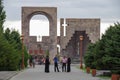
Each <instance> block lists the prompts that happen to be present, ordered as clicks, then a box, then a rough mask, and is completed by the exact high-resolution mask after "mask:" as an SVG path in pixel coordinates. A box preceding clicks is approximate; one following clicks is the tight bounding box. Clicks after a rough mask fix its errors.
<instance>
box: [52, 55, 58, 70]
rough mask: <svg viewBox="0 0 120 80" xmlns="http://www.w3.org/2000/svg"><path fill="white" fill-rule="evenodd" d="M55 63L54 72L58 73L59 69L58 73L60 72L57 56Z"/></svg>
mask: <svg viewBox="0 0 120 80" xmlns="http://www.w3.org/2000/svg"><path fill="white" fill-rule="evenodd" d="M53 61H54V71H55V72H56V69H57V72H59V69H58V57H57V55H56V56H55V57H54V59H53Z"/></svg>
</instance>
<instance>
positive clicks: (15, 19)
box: [3, 0, 120, 30]
mask: <svg viewBox="0 0 120 80" xmlns="http://www.w3.org/2000/svg"><path fill="white" fill-rule="evenodd" d="M3 2H4V9H5V11H6V15H7V18H6V23H5V25H6V26H7V27H14V28H16V29H20V27H21V23H20V21H21V7H22V6H37V7H46V6H47V7H57V17H58V20H59V19H60V18H100V19H101V27H102V30H104V29H105V27H103V26H105V25H107V26H108V25H109V24H113V23H114V22H117V21H118V22H120V0H3ZM41 19H42V18H41Z"/></svg>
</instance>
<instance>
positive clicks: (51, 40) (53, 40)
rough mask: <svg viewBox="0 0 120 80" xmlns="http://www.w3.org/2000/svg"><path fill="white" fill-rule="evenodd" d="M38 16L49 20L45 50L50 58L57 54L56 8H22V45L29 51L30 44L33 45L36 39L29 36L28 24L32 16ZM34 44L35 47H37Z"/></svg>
mask: <svg viewBox="0 0 120 80" xmlns="http://www.w3.org/2000/svg"><path fill="white" fill-rule="evenodd" d="M36 14H40V15H44V16H46V17H47V18H48V20H49V27H50V30H49V34H50V36H49V37H47V40H48V41H47V43H46V44H47V48H46V49H47V50H49V53H50V58H51V59H52V57H53V56H54V55H55V54H56V53H57V8H56V7H22V34H23V35H24V43H25V45H26V47H27V49H28V50H29V49H30V47H31V46H30V43H33V44H35V39H36V37H34V38H33V37H32V38H31V37H30V36H29V23H30V19H31V17H32V16H34V15H36ZM37 45H38V44H36V45H35V46H37Z"/></svg>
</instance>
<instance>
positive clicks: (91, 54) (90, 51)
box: [84, 43, 96, 68]
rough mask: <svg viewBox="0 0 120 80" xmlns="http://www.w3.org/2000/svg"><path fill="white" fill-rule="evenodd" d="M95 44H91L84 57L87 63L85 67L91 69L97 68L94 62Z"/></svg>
mask: <svg viewBox="0 0 120 80" xmlns="http://www.w3.org/2000/svg"><path fill="white" fill-rule="evenodd" d="M95 46H96V45H95V44H93V43H91V44H89V46H88V49H87V51H86V53H85V56H84V62H85V66H86V67H90V68H95V65H94V63H93V62H95V58H94V55H95V54H94V52H93V51H94V49H95Z"/></svg>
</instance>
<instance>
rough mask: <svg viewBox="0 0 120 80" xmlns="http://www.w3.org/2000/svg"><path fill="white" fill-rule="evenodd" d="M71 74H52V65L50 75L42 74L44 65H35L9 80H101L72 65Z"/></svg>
mask: <svg viewBox="0 0 120 80" xmlns="http://www.w3.org/2000/svg"><path fill="white" fill-rule="evenodd" d="M71 70H72V71H71V72H70V73H67V72H54V70H53V65H50V73H45V72H44V65H37V66H36V67H35V68H28V69H26V70H24V71H22V72H20V73H19V74H18V75H16V76H14V77H13V78H11V79H10V80H102V79H99V78H98V77H92V76H91V74H86V73H85V72H83V71H81V70H79V69H77V68H76V67H75V66H74V65H72V67H71Z"/></svg>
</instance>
